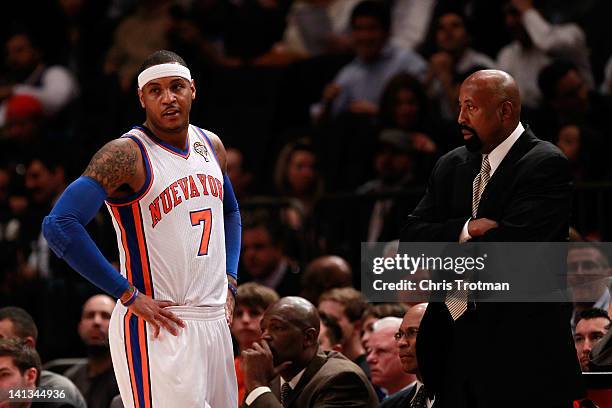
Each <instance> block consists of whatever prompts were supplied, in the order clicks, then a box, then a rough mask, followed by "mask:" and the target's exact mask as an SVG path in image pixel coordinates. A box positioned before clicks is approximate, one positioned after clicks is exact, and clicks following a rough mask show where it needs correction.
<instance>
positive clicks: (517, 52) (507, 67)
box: [497, 0, 593, 109]
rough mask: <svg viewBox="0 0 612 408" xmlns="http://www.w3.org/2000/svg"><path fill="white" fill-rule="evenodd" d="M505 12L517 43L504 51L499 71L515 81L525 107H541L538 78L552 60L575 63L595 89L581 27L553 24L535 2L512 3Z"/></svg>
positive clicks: (511, 44) (499, 58) (506, 6)
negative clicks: (541, 70)
mask: <svg viewBox="0 0 612 408" xmlns="http://www.w3.org/2000/svg"><path fill="white" fill-rule="evenodd" d="M505 12H506V27H507V28H508V30H509V31H510V32H511V33H512V36H513V37H514V41H513V42H512V43H510V44H508V45H506V46H505V47H504V48H502V49H501V50H500V52H499V54H498V56H497V67H498V68H499V69H501V70H503V71H506V72H508V73H509V74H510V75H512V76H513V77H514V79H515V80H516V82H517V84H518V86H519V90H520V93H521V102H522V104H523V106H526V107H528V108H531V109H534V108H537V107H538V105H539V104H540V91H539V89H538V80H537V75H538V72H539V71H540V69H542V68H543V67H544V66H546V65H547V64H548V63H549V62H550V61H551V59H555V58H562V59H566V60H569V61H572V62H573V63H574V64H575V65H576V67H578V71H579V72H580V75H581V76H582V78H583V79H584V81H585V84H586V86H587V88H588V89H592V88H593V73H592V72H591V65H590V62H589V55H588V47H587V44H586V38H585V35H584V32H583V31H582V29H581V28H580V27H579V26H578V25H576V24H562V25H555V24H551V23H549V22H548V21H546V20H545V19H544V18H543V17H542V15H541V14H540V13H539V12H538V10H536V9H535V8H534V6H533V0H510V1H508V2H506V5H505Z"/></svg>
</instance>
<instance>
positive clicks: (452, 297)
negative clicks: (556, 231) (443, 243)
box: [444, 154, 491, 320]
mask: <svg viewBox="0 0 612 408" xmlns="http://www.w3.org/2000/svg"><path fill="white" fill-rule="evenodd" d="M489 178H491V164H490V163H489V156H488V155H486V154H485V155H484V156H483V158H482V165H481V166H480V173H478V174H477V175H476V178H474V182H473V183H472V218H476V214H477V213H478V205H479V204H480V198H481V197H482V192H483V191H484V189H485V187H486V186H487V183H488V182H489ZM467 300H468V291H467V290H459V289H457V288H455V289H453V290H452V291H450V292H448V293H447V294H446V300H445V301H444V303H445V304H446V307H447V308H448V311H449V312H450V314H451V317H452V318H453V320H457V319H458V318H459V317H461V315H462V314H463V313H465V311H466V310H467Z"/></svg>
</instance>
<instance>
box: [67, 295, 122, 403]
mask: <svg viewBox="0 0 612 408" xmlns="http://www.w3.org/2000/svg"><path fill="white" fill-rule="evenodd" d="M114 307H115V301H114V300H113V298H111V297H110V296H107V295H103V294H99V295H94V296H92V297H90V298H89V299H88V300H87V301H86V302H85V304H84V305H83V311H82V313H81V321H80V322H79V327H78V330H79V336H81V340H83V343H84V344H85V347H86V349H87V361H86V362H85V363H84V364H77V365H74V366H72V367H71V368H69V369H68V370H67V371H66V372H65V373H64V375H65V376H66V377H68V378H69V379H70V380H71V381H72V382H74V384H75V385H76V386H77V388H78V389H79V391H81V393H82V394H83V396H84V397H85V400H86V401H87V406H88V408H108V406H109V404H110V402H111V400H112V399H113V397H114V396H115V395H117V394H119V388H118V387H117V380H116V379H115V372H114V371H113V362H112V360H111V355H110V345H109V343H108V325H109V323H110V318H111V314H112V313H113V309H114Z"/></svg>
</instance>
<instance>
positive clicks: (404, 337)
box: [381, 303, 433, 408]
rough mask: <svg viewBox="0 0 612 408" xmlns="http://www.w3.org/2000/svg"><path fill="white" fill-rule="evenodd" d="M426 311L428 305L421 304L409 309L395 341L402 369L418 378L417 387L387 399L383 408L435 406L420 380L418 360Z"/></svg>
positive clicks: (382, 405) (428, 407)
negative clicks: (418, 338)
mask: <svg viewBox="0 0 612 408" xmlns="http://www.w3.org/2000/svg"><path fill="white" fill-rule="evenodd" d="M426 309H427V303H419V304H417V305H414V306H412V307H411V308H410V309H408V311H407V312H406V314H405V315H404V319H403V320H402V324H401V326H400V328H399V330H398V331H397V333H395V341H397V344H398V346H399V359H400V361H401V363H402V368H403V369H404V372H406V373H410V374H415V375H416V376H417V381H416V385H415V386H414V387H410V388H407V389H405V390H403V391H400V392H398V393H396V394H395V395H393V396H391V397H390V398H387V399H386V400H385V401H383V403H382V404H381V408H400V407H427V408H431V406H432V404H433V401H432V400H430V399H429V397H428V395H427V393H426V390H425V387H424V386H423V383H422V382H421V380H420V378H421V375H420V372H419V365H418V362H417V358H416V338H417V334H418V332H419V326H420V325H421V320H422V319H423V315H424V314H425V310H426Z"/></svg>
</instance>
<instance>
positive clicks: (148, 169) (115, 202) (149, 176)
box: [106, 133, 155, 206]
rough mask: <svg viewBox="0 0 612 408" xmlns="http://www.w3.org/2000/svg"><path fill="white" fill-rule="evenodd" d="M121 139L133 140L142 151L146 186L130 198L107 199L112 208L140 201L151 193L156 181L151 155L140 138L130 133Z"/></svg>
mask: <svg viewBox="0 0 612 408" xmlns="http://www.w3.org/2000/svg"><path fill="white" fill-rule="evenodd" d="M121 137H122V138H128V139H131V140H133V141H134V142H136V144H137V145H138V148H139V149H140V154H141V155H142V159H143V160H144V164H145V173H146V176H145V182H144V185H143V186H142V188H141V189H140V190H139V191H137V192H136V193H134V194H130V195H129V196H126V197H120V198H107V199H106V202H107V203H108V204H110V205H112V206H122V205H130V204H132V203H135V202H136V201H138V200H140V199H141V198H142V197H144V196H145V195H146V194H147V193H148V192H149V190H150V189H151V186H152V185H153V180H154V179H155V174H154V173H153V166H151V161H150V160H149V153H148V152H147V149H145V147H144V145H143V144H142V141H141V140H140V139H139V138H138V137H136V136H134V135H132V134H130V133H126V134H125V135H123V136H121Z"/></svg>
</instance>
